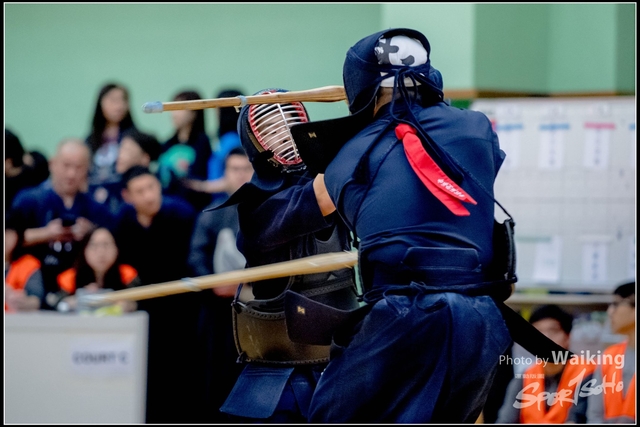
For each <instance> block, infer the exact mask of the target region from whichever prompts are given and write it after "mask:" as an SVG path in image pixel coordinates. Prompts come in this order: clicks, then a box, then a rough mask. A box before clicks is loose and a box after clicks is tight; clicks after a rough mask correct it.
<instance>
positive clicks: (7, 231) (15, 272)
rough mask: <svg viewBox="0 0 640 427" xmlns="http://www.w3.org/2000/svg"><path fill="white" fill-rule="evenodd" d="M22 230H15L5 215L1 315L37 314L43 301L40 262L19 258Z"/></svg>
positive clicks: (21, 255)
mask: <svg viewBox="0 0 640 427" xmlns="http://www.w3.org/2000/svg"><path fill="white" fill-rule="evenodd" d="M23 238H24V230H20V229H19V228H18V227H17V226H15V225H14V224H13V223H12V221H11V219H10V217H9V216H8V215H5V228H4V283H5V286H4V292H5V300H4V311H5V313H14V312H18V311H34V310H39V309H40V306H41V305H42V300H43V298H44V283H43V281H42V272H41V271H40V261H39V260H38V259H37V258H36V257H34V256H32V255H29V254H22V252H21V248H22V241H23Z"/></svg>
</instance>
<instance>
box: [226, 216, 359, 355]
mask: <svg viewBox="0 0 640 427" xmlns="http://www.w3.org/2000/svg"><path fill="white" fill-rule="evenodd" d="M316 245H317V249H318V251H317V253H329V252H341V251H342V250H343V249H342V245H341V242H340V239H339V237H338V232H337V227H335V228H334V230H333V233H332V235H331V237H330V238H329V240H327V241H320V240H318V239H316ZM289 294H291V295H295V296H297V297H300V298H303V299H305V300H312V301H314V302H317V303H318V304H320V305H326V306H330V307H334V308H336V309H338V310H354V309H357V308H358V307H359V303H358V298H357V289H356V284H355V280H354V273H353V270H352V269H350V268H345V269H340V270H335V271H331V272H328V273H316V274H308V275H301V276H292V277H291V278H290V279H289V282H288V284H287V286H286V289H285V291H284V292H282V293H281V294H280V295H278V296H277V297H275V298H272V299H260V300H259V299H255V298H254V297H253V295H252V293H251V284H244V285H241V286H240V287H239V290H238V293H237V294H236V297H235V298H234V301H233V304H232V306H233V310H232V316H233V328H234V340H235V344H236V349H237V350H238V353H239V355H240V356H239V360H240V361H244V362H258V363H266V364H272V365H290V366H291V365H304V364H317V363H324V362H328V361H329V348H330V345H329V344H330V343H328V342H318V341H317V340H314V339H308V340H302V342H300V341H296V342H294V341H292V340H291V339H290V338H289V333H288V327H289V328H294V329H295V330H296V331H297V333H302V334H303V335H304V334H306V333H307V329H308V336H310V337H314V336H317V335H323V336H326V335H330V334H331V331H330V330H329V328H331V322H330V321H327V322H325V321H322V319H320V320H321V321H319V322H313V323H311V324H310V323H308V322H304V324H296V319H297V318H298V317H297V316H288V317H287V314H286V310H285V295H289ZM292 322H293V323H292ZM309 341H310V342H309Z"/></svg>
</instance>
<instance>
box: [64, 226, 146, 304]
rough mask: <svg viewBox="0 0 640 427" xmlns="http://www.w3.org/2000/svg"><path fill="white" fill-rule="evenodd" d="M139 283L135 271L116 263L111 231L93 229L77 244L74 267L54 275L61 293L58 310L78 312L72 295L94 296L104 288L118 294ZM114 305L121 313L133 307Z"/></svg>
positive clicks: (118, 260)
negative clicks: (78, 248)
mask: <svg viewBox="0 0 640 427" xmlns="http://www.w3.org/2000/svg"><path fill="white" fill-rule="evenodd" d="M139 284H140V279H139V278H138V272H137V271H136V269H135V268H133V267H132V266H130V265H128V264H123V263H122V262H121V261H120V256H119V251H118V246H117V245H116V241H115V239H114V237H113V234H112V233H111V231H109V229H108V228H104V227H99V228H95V229H94V230H93V231H91V232H89V234H87V235H86V236H85V238H84V239H83V241H82V242H81V245H80V250H79V253H78V257H77V259H76V261H75V263H74V266H73V267H72V268H69V269H68V270H65V271H63V272H62V273H60V274H59V275H58V285H59V286H60V291H61V292H62V293H63V297H62V301H61V302H60V304H58V310H59V311H63V312H66V311H76V310H78V308H79V307H78V301H77V297H76V292H77V293H78V294H80V291H81V290H82V291H83V293H98V292H101V291H103V290H105V289H108V290H114V291H119V290H122V289H126V288H130V287H133V286H137V285H139ZM117 305H118V306H119V308H120V309H121V310H122V311H124V312H131V311H135V310H136V308H137V303H136V302H135V301H120V302H118V303H117Z"/></svg>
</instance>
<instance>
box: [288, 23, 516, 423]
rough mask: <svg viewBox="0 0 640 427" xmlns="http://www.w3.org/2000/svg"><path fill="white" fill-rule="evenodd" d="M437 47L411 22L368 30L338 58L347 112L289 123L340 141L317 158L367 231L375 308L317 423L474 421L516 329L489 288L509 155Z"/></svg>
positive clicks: (362, 260)
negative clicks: (500, 183)
mask: <svg viewBox="0 0 640 427" xmlns="http://www.w3.org/2000/svg"><path fill="white" fill-rule="evenodd" d="M429 53H430V46H429V42H428V41H427V39H426V37H425V36H424V35H423V34H421V33H419V32H417V31H414V30H409V29H394V30H386V31H381V32H378V33H376V34H373V35H371V36H368V37H366V38H364V39H362V40H360V41H359V42H358V43H356V44H355V45H354V46H353V47H351V48H350V49H349V51H348V52H347V55H346V60H345V62H344V69H343V80H344V86H345V91H346V94H347V98H348V102H349V110H350V113H351V115H350V116H349V117H346V118H341V119H335V120H332V121H324V122H315V123H314V122H312V123H308V124H300V125H297V126H295V127H294V128H293V135H294V137H295V138H296V141H297V142H298V144H299V147H300V149H301V151H302V147H303V142H302V139H303V137H305V136H306V137H307V139H310V140H313V139H318V140H319V144H320V145H322V144H321V143H324V144H325V145H326V146H325V147H323V148H325V149H326V150H331V146H335V148H334V151H335V152H334V153H333V154H334V155H335V157H333V159H332V160H331V161H330V163H328V166H326V170H321V169H317V171H319V172H324V173H325V176H324V182H325V183H326V188H327V190H328V195H329V197H330V199H331V201H332V202H333V203H334V204H335V206H336V207H337V210H338V212H339V214H340V216H341V217H342V218H343V220H344V221H345V223H346V224H347V225H348V226H349V228H350V229H351V230H352V231H353V232H354V233H355V236H356V237H358V238H359V239H360V246H359V266H360V268H361V274H362V280H363V287H364V291H365V294H364V300H365V301H366V303H368V306H369V307H370V311H369V312H368V313H367V314H366V316H365V317H364V319H363V320H362V321H361V322H359V323H358V324H357V325H356V326H355V327H353V328H352V331H351V333H350V334H347V335H346V336H344V337H342V338H341V341H337V342H335V344H336V351H335V352H334V351H333V350H332V353H331V361H330V362H329V364H328V366H327V368H326V369H325V371H324V372H323V375H322V377H321V379H320V381H319V382H318V385H317V388H316V391H315V393H314V396H313V399H312V402H311V406H310V408H309V413H310V416H309V421H310V422H312V423H348V422H361V423H362V422H363V423H430V422H433V423H438V422H449V423H460V422H465V423H473V422H475V421H476V419H477V418H478V416H479V414H480V412H481V410H482V407H483V404H484V401H485V399H486V394H487V392H488V391H489V389H490V387H491V383H492V379H493V376H494V374H495V372H496V368H497V366H498V363H499V357H500V355H502V354H503V352H504V351H505V350H506V349H507V348H508V346H509V345H510V344H511V342H512V341H511V337H510V334H509V331H508V329H507V327H506V324H505V321H504V319H503V317H502V315H501V311H500V310H499V308H498V307H497V305H496V303H495V301H494V299H493V298H492V296H490V295H491V294H492V293H494V292H497V291H498V290H499V289H502V285H504V284H505V283H503V282H504V281H501V280H495V279H496V275H495V274H494V271H492V270H493V269H492V264H493V262H494V252H493V238H492V234H493V229H494V202H495V199H494V198H493V183H494V180H495V177H496V175H497V173H498V170H499V168H500V165H501V164H502V162H503V160H504V157H505V155H504V152H503V151H502V150H500V148H499V145H498V138H497V135H496V134H495V133H494V131H493V130H492V126H491V123H490V121H489V120H488V118H487V117H486V116H485V115H484V114H482V113H480V112H475V111H472V110H463V109H459V108H454V107H451V106H450V105H448V104H447V103H446V102H445V101H444V100H443V92H442V79H441V76H440V73H439V72H438V71H437V70H435V69H434V68H433V67H431V65H430V61H429ZM327 135H329V137H325V136H327ZM345 135H347V137H346V138H345V140H346V142H345V143H344V144H341V143H339V139H340V138H341V137H343V138H344V137H345ZM319 157H322V156H319ZM329 158H331V156H329ZM303 159H304V160H305V162H306V163H307V165H308V166H309V168H310V169H311V168H312V167H311V165H312V163H311V162H310V161H308V160H307V159H309V160H313V159H312V158H311V157H307V156H306V155H305V153H304V152H303ZM314 169H315V168H314ZM509 286H510V284H509ZM503 299H504V298H503ZM501 301H502V300H501Z"/></svg>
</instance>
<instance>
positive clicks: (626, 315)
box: [587, 280, 636, 424]
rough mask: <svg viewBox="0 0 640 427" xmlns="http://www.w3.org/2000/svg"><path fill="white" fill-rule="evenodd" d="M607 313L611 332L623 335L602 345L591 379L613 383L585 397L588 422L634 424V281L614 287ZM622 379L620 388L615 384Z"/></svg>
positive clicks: (597, 383) (603, 382)
mask: <svg viewBox="0 0 640 427" xmlns="http://www.w3.org/2000/svg"><path fill="white" fill-rule="evenodd" d="M613 298H614V300H613V302H612V303H611V305H609V309H608V310H607V315H608V316H609V322H610V323H611V332H613V333H614V334H620V335H623V336H624V339H623V340H622V341H621V342H619V343H617V344H613V345H611V346H609V347H607V348H606V349H605V351H604V352H603V353H602V358H601V361H602V363H601V364H599V366H598V367H597V368H596V370H595V372H594V374H593V379H594V380H595V385H596V386H603V385H604V384H605V381H606V383H608V384H614V385H615V386H614V387H610V386H609V387H608V388H606V390H605V392H604V393H598V394H596V393H592V394H591V395H589V397H588V401H587V423H588V424H602V423H606V424H623V423H629V424H635V422H636V367H635V365H636V282H635V280H634V281H632V282H628V283H624V284H622V285H620V286H618V287H617V288H616V289H615V290H614V291H613ZM620 382H622V388H621V389H619V388H618V384H619V383H620Z"/></svg>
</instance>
